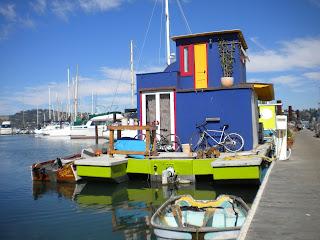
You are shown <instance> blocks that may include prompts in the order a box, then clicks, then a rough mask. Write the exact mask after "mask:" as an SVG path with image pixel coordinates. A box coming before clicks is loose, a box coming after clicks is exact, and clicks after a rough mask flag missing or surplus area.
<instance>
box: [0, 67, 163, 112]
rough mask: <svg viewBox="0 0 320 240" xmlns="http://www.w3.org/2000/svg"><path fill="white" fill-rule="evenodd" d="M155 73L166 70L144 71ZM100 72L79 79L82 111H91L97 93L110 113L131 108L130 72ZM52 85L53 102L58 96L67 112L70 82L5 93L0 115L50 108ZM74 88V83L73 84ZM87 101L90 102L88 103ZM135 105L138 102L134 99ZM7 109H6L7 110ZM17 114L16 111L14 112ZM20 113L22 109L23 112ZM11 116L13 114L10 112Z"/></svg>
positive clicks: (105, 68) (121, 69)
mask: <svg viewBox="0 0 320 240" xmlns="http://www.w3.org/2000/svg"><path fill="white" fill-rule="evenodd" d="M149 69H152V70H156V71H158V70H160V69H161V70H163V68H161V67H157V66H154V67H152V66H150V67H148V69H144V70H143V71H142V72H150V70H149ZM99 71H100V72H101V73H102V76H101V77H100V78H91V77H86V76H79V99H80V109H81V111H91V102H90V103H89V101H90V100H91V94H92V93H94V94H95V95H97V97H98V104H99V106H104V108H105V109H109V108H110V106H111V105H112V106H113V110H115V107H117V109H118V110H120V109H123V108H124V107H129V106H130V107H131V85H130V83H131V80H130V71H129V70H128V69H127V68H110V67H106V66H105V67H101V68H100V69H99ZM49 85H50V91H51V101H52V103H53V104H56V95H57V96H58V99H59V102H60V101H61V102H63V104H64V109H66V101H67V96H68V94H67V91H68V88H67V82H59V83H54V82H52V83H48V84H46V85H41V86H32V87H25V88H24V89H23V90H21V91H19V92H15V93H13V94H12V92H7V93H6V94H5V93H4V94H3V95H2V96H1V97H0V111H3V112H4V110H3V109H10V108H9V107H8V106H10V105H11V106H12V105H15V106H18V105H20V106H25V108H31V107H32V108H34V107H36V106H43V107H47V106H48V102H49V100H48V99H49V98H48V88H49ZM71 85H72V83H71ZM71 89H73V88H72V86H70V97H71V99H72V98H73V97H72V96H73V91H72V90H71ZM85 98H87V99H90V100H87V102H86V101H85V100H84V99H85ZM134 101H135V98H134ZM5 106H7V107H5ZM14 109H15V110H16V108H14ZM20 109H21V108H20ZM10 112H12V110H11V111H10Z"/></svg>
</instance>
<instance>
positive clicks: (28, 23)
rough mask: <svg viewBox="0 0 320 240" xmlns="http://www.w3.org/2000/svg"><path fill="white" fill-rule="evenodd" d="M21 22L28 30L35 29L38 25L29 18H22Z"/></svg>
mask: <svg viewBox="0 0 320 240" xmlns="http://www.w3.org/2000/svg"><path fill="white" fill-rule="evenodd" d="M19 22H20V23H21V25H22V26H24V27H26V28H35V26H36V24H35V22H34V20H33V19H31V18H30V17H29V16H28V17H26V18H20V19H19Z"/></svg>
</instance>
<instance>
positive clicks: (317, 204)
mask: <svg viewBox="0 0 320 240" xmlns="http://www.w3.org/2000/svg"><path fill="white" fill-rule="evenodd" d="M313 135H314V134H313V132H311V131H308V130H303V131H301V132H299V133H298V134H297V136H296V142H295V145H294V147H293V149H292V150H293V151H292V156H291V158H290V160H288V161H277V162H276V163H275V165H274V167H273V169H272V172H271V174H270V177H269V179H268V182H267V184H266V188H265V190H264V192H263V194H262V197H261V200H260V203H259V205H258V208H257V211H256V213H255V215H254V217H253V220H252V222H251V225H250V227H249V230H248V232H247V235H246V237H245V239H246V240H256V239H262V240H263V239H268V240H269V239H281V240H285V239H301V240H302V239H303V240H306V239H320V233H319V226H320V139H317V138H314V137H313Z"/></svg>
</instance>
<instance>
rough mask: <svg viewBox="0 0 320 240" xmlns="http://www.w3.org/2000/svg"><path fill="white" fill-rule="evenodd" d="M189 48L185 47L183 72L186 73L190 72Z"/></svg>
mask: <svg viewBox="0 0 320 240" xmlns="http://www.w3.org/2000/svg"><path fill="white" fill-rule="evenodd" d="M188 50H189V49H188V47H184V48H183V59H184V60H183V71H184V72H189V63H188V58H189V56H188V54H189V51H188Z"/></svg>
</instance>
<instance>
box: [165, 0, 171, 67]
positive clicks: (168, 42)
mask: <svg viewBox="0 0 320 240" xmlns="http://www.w3.org/2000/svg"><path fill="white" fill-rule="evenodd" d="M165 14H166V43H167V44H166V45H167V65H168V66H169V65H170V63H171V61H170V19H169V4H168V0H165Z"/></svg>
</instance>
